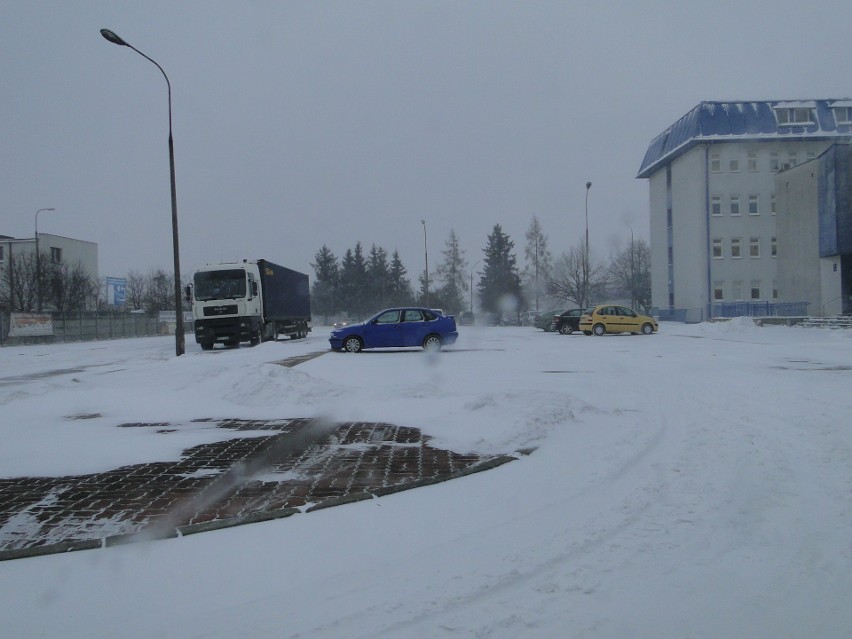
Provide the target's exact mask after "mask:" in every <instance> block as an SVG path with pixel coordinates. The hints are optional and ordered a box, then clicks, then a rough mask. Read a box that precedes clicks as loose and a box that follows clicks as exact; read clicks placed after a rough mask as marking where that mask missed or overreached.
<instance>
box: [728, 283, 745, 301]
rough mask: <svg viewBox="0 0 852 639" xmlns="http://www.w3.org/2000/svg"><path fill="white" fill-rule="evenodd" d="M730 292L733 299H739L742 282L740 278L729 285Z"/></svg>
mask: <svg viewBox="0 0 852 639" xmlns="http://www.w3.org/2000/svg"><path fill="white" fill-rule="evenodd" d="M731 288H732V290H731V293H732V294H733V296H734V301H737V302H738V301H740V300H742V298H743V282H742V280H735V281H734V284H733V286H732V287H731Z"/></svg>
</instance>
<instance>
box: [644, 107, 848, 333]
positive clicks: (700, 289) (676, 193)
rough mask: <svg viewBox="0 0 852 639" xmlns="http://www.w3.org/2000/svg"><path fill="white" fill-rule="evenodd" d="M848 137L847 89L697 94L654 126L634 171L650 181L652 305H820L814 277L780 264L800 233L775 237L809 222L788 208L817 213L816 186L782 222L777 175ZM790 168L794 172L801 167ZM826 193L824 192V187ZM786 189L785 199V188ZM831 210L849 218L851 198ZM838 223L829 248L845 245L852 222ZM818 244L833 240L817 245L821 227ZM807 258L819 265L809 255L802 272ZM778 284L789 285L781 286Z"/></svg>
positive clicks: (704, 313) (701, 309) (702, 311)
mask: <svg viewBox="0 0 852 639" xmlns="http://www.w3.org/2000/svg"><path fill="white" fill-rule="evenodd" d="M850 140H852V100H848V99H844V100H804V101H777V102H776V101H773V102H702V103H700V104H699V105H698V106H696V107H695V108H694V109H692V110H691V111H690V112H689V113H687V114H686V115H684V116H683V117H682V118H681V119H680V120H678V121H677V122H675V123H674V124H673V125H671V126H670V127H669V128H668V129H666V130H665V131H664V132H663V133H661V134H660V135H658V136H657V137H656V138H655V139H654V140H653V141H652V142H651V144H650V146H649V147H648V150H647V152H646V153H645V158H644V160H643V161H642V166H641V168H640V169H639V173H638V176H637V177H639V178H646V179H648V182H649V188H650V212H651V286H652V296H653V305H654V306H655V307H657V308H659V309H663V310H676V309H680V310H689V311H692V312H694V313H696V314H698V315H699V319H706V318H709V317H713V316H714V308H717V309H718V308H719V307H720V306H722V305H723V304H724V303H728V302H751V303H755V304H758V303H763V302H780V301H782V300H783V301H789V302H804V301H811V300H813V301H811V304H812V306H811V307H809V308H808V312H809V313H810V314H821V313H822V310H823V309H822V308H821V307H822V305H823V304H825V303H826V302H827V300H824V299H823V296H822V295H820V296H819V297H818V301H817V298H814V297H813V296H812V295H811V294H810V292H809V291H811V290H812V287H814V286H816V284H815V280H811V281H810V283H808V284H804V283H803V282H799V284H801V286H799V284H796V286H798V288H794V287H793V282H794V278H793V276H792V271H793V269H794V268H795V267H793V266H792V265H791V266H789V268H779V264H781V262H782V261H784V259H786V257H789V258H790V259H791V260H792V259H794V258H793V253H792V250H793V249H792V248H791V247H792V246H793V245H796V243H797V242H799V241H805V238H804V237H801V236H799V237H797V236H795V235H788V236H787V237H785V238H783V239H782V238H781V237H780V234H781V232H782V231H784V232H786V233H794V232H795V231H794V228H795V226H796V224H797V223H798V224H806V222H807V220H806V219H799V220H798V222H794V220H793V218H790V217H787V216H786V213H787V212H789V213H790V215H804V216H808V215H810V216H811V217H815V216H816V201H817V200H816V199H815V198H816V197H817V196H816V193H811V194H810V196H808V197H809V198H810V199H809V202H810V203H811V204H812V205H813V208H811V209H809V210H808V211H805V210H804V209H803V208H799V209H797V210H796V211H785V217H784V222H783V223H781V224H779V222H778V216H779V214H780V210H781V205H782V203H781V197H780V196H779V193H778V191H777V189H778V185H779V184H780V183H781V182H780V181H779V180H777V179H776V174H778V173H779V171H782V170H784V169H792V168H793V167H797V166H798V165H800V164H802V163H803V162H809V161H811V160H816V158H817V157H818V156H819V157H821V160H820V162H823V160H824V159H825V161H826V162H827V161H828V158H827V156H826V157H825V158H823V157H822V155H823V154H824V153H825V152H826V151H827V150H828V149H829V148H830V147H832V146H833V145H835V144H838V143H839V144H847V143H849V142H850ZM838 148H844V147H838ZM817 164H819V165H820V166H823V165H822V164H820V163H817ZM826 166H827V165H826ZM790 175H792V176H793V178H794V180H798V179H800V178H799V176H798V173H796V174H795V175H794V174H792V173H791V174H790ZM801 179H803V178H801ZM797 183H798V182H797ZM797 188H799V189H804V188H805V186H804V185H801V186H799V187H797ZM826 188H827V187H826ZM823 195H824V196H825V197H828V191H827V190H825V191H824V193H823ZM803 197H804V196H803ZM783 199H784V206H785V207H786V206H790V204H789V203H790V202H791V200H790V198H788V197H787V196H786V194H785V196H784V198H783ZM824 201H826V202H827V201H828V200H826V199H825V198H824ZM838 214H839V216H840V220H841V221H843V224H846V221H845V220H847V217H848V208H847V213H845V214H844V213H843V211H842V210H838V209H835V213H834V216H835V218H837V216H838ZM822 215H823V214H822V212H821V213H820V216H821V217H820V220H822V219H823V218H822ZM826 215H828V214H826ZM826 219H828V218H826ZM821 223H822V222H820V224H821ZM841 226H842V225H841ZM820 228H822V227H820ZM838 231H839V232H840V234H841V235H843V237H844V239H843V241H841V242H840V243H838V244H837V246H836V247H835V248H837V249H838V251H841V252H842V250H845V249H844V247H845V242H848V241H849V239H850V238H849V233H852V228H849V227H848V226H845V227H842V228H838ZM821 232H822V231H821ZM844 234H845V235H844ZM811 248H813V247H811ZM823 249H825V250H833V249H829V248H828V246H827V245H826V246H825V247H823V245H822V235H820V244H819V249H818V250H819V251H820V254H821V258H820V259H822V258H825V259H828V258H827V256H822V252H823ZM796 255H797V256H798V257H796V258H795V259H805V256H804V255H803V254H799V253H797V254H796ZM838 255H840V253H838ZM811 258H813V254H811ZM845 259H846V261H847V262H848V259H849V258H848V257H847V258H845ZM812 261H813V260H812ZM839 262H840V260H838V264H839ZM814 268H817V270H818V269H819V266H818V264H816V262H814V263H812V264H809V267H808V272H810V273H811V274H812V273H813V269H814ZM838 268H842V267H841V265H840V264H839V265H838ZM779 273H780V274H783V277H782V275H780V274H779ZM784 286H788V287H790V288H789V289H788V290H786V291H785V290H784ZM806 293H807V294H806ZM797 297H798V299H796V298H797ZM817 307H818V308H817ZM826 310H828V307H826Z"/></svg>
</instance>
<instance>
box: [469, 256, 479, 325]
mask: <svg viewBox="0 0 852 639" xmlns="http://www.w3.org/2000/svg"><path fill="white" fill-rule="evenodd" d="M477 264H479V260H476V264H474V265H473V266H471V267H470V312H471V313H473V270H474V269H475V268H476V266H477Z"/></svg>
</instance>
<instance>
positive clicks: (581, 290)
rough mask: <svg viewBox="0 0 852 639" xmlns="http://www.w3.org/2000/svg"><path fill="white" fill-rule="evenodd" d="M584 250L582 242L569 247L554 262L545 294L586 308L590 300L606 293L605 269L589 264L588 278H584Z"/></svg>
mask: <svg viewBox="0 0 852 639" xmlns="http://www.w3.org/2000/svg"><path fill="white" fill-rule="evenodd" d="M585 267H586V248H585V244H584V243H583V242H579V243H578V244H577V245H576V246H573V247H571V248H570V249H569V250H568V253H563V254H562V255H561V256H560V257H559V259H558V260H557V261H556V266H555V267H554V269H553V276H552V277H551V279H550V280H549V281H548V283H547V292H548V294H549V295H552V296H553V297H558V298H559V299H562V300H565V301H566V302H571V303H573V304H575V305H576V306H577V307H579V308H586V307H587V306H589V305H590V304H591V300H593V299H599V298H600V297H602V296H603V295H604V294H605V293H606V289H607V285H608V280H607V272H606V268H605V267H604V266H603V265H602V264H600V263H593V262H589V276H588V279H587V278H586V276H585Z"/></svg>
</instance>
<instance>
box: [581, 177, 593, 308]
mask: <svg viewBox="0 0 852 639" xmlns="http://www.w3.org/2000/svg"><path fill="white" fill-rule="evenodd" d="M590 188H592V183H591V182H586V259H585V260H583V300H584V301H585V303H584V304H583V307H584V308H585V307H586V306H588V305H589V302H590V301H591V300H589V299H588V295H589V189H590Z"/></svg>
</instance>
